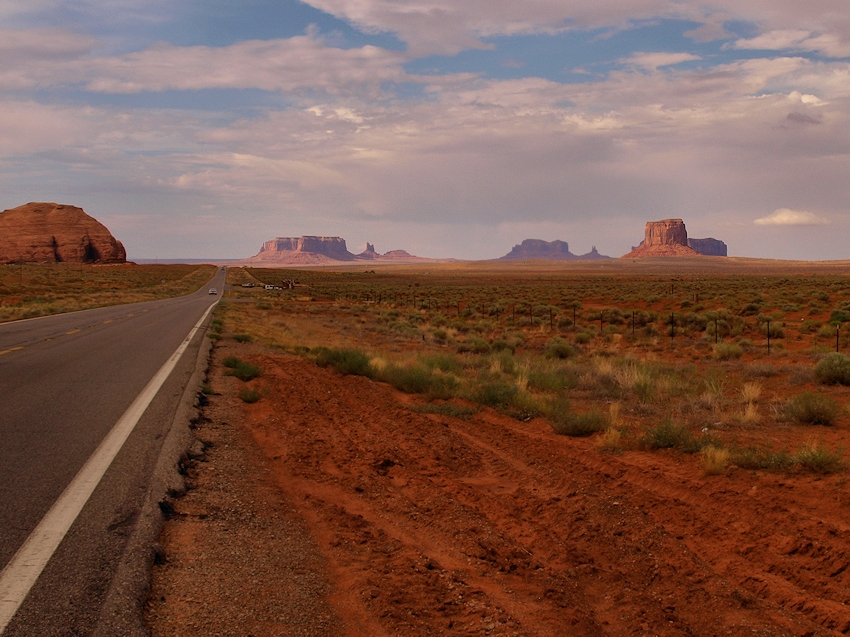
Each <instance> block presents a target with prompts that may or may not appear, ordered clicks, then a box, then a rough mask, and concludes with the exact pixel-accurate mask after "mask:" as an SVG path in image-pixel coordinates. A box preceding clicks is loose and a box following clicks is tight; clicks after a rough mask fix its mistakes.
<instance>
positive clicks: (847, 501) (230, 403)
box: [148, 345, 850, 637]
mask: <svg viewBox="0 0 850 637" xmlns="http://www.w3.org/2000/svg"><path fill="white" fill-rule="evenodd" d="M234 351H235V350H234V346H228V345H225V346H223V347H221V348H220V349H218V350H217V352H216V360H217V361H220V360H221V359H222V357H224V356H227V355H229V354H233V353H234ZM246 351H247V350H246V349H244V348H243V349H240V351H239V354H240V355H241V356H245V352H246ZM254 352H255V354H254V355H253V356H250V358H251V360H252V362H255V363H258V364H259V365H260V366H261V368H262V369H263V377H262V378H261V379H258V380H257V381H253V382H254V383H256V384H258V385H259V386H260V388H261V389H262V391H264V392H266V393H265V396H264V398H262V399H261V400H260V401H259V402H257V403H255V404H253V405H245V404H241V403H239V402H238V401H237V399H236V397H235V394H236V392H237V390H238V389H239V387H241V386H242V385H241V381H237V380H236V379H234V378H232V377H224V376H223V375H222V372H221V367H220V364H219V363H217V362H216V363H214V365H213V368H212V378H211V382H212V383H213V386H214V387H216V388H218V389H220V390H221V391H222V392H223V394H224V395H223V396H221V397H213V398H211V402H212V404H211V406H210V407H208V408H207V410H206V412H205V413H206V415H207V418H208V419H209V420H208V421H204V422H202V423H200V424H199V428H198V434H199V436H200V437H201V438H202V439H210V440H213V439H215V440H219V439H220V436H221V435H223V434H222V431H223V430H226V431H228V432H230V433H229V434H228V435H229V436H231V437H230V438H228V439H227V440H229V441H231V442H230V443H227V442H225V444H224V445H220V444H218V442H216V444H215V445H214V446H213V447H212V448H211V449H210V450H209V457H208V462H207V463H202V464H200V465H199V466H198V478H197V481H196V485H200V486H199V488H198V489H196V490H195V491H191V492H190V496H191V498H184V499H181V500H177V501H176V502H175V507H176V512H177V515H176V517H174V518H173V520H172V522H170V523H169V524H168V525H167V526H166V534H165V535H164V542H165V549H166V554H167V556H168V561H167V562H166V564H165V565H163V566H159V567H156V568H155V569H154V573H153V578H154V584H153V590H152V594H151V601H150V602H149V607H148V608H149V614H148V619H149V621H150V624H151V627H152V629H153V634H154V635H166V634H177V633H179V632H181V631H183V632H185V630H187V627H191V626H194V629H195V630H196V632H197V630H201V632H204V627H205V626H206V627H210V626H215V630H216V632H218V633H219V634H223V635H245V634H249V633H253V634H254V635H295V634H321V633H320V632H316V633H314V632H310V631H309V630H305V631H304V632H303V633H300V632H298V627H297V626H293V625H292V624H290V623H288V622H287V619H286V618H287V617H288V616H290V614H291V613H290V609H291V608H292V605H291V604H303V603H304V602H303V600H301V599H300V598H299V600H297V602H287V601H286V600H287V598H291V597H293V596H295V597H297V593H298V590H299V589H298V586H299V584H298V582H297V581H294V582H292V581H290V580H289V577H288V576H287V575H286V574H285V573H284V574H283V575H281V576H280V577H276V576H266V575H265V573H266V570H267V568H266V565H267V563H268V560H269V559H272V558H273V559H277V557H275V556H277V555H278V553H279V552H280V551H286V550H287V549H284V548H282V547H281V546H279V545H278V544H277V543H276V541H273V540H269V541H268V542H266V541H265V540H263V539H262V538H265V537H266V536H265V535H263V536H258V538H260V539H257V541H256V542H251V541H249V540H247V539H246V540H244V542H243V540H242V539H238V541H236V540H234V539H233V537H232V536H231V535H230V534H229V533H227V532H226V528H227V525H226V524H225V523H224V521H225V520H226V519H227V518H228V516H234V515H237V513H234V509H233V508H232V506H231V504H230V503H229V502H230V501H229V500H227V499H222V496H221V494H220V493H219V492H217V491H214V490H208V489H207V490H205V488H204V486H203V484H204V480H209V479H212V477H213V476H215V475H218V474H221V472H222V470H226V466H225V467H222V466H221V465H220V464H219V462H220V460H219V459H218V458H220V457H221V455H216V454H227V453H229V451H228V449H229V447H228V446H227V445H228V444H233V443H232V441H237V442H238V444H240V445H242V446H244V448H245V449H246V451H245V455H244V457H245V458H246V459H247V462H249V463H250V466H248V467H243V468H242V469H240V470H239V471H229V472H228V473H227V481H228V482H230V483H231V486H230V489H231V491H232V492H233V493H235V494H238V496H236V497H237V499H238V501H239V502H240V503H241V504H240V507H242V509H245V510H246V511H248V509H250V508H251V507H254V509H256V510H257V511H262V510H264V506H265V505H264V504H263V503H265V502H267V501H276V502H278V504H277V506H276V507H275V508H273V509H272V510H271V511H267V512H266V513H264V514H263V516H266V517H270V518H272V519H274V517H275V516H278V515H279V516H282V518H281V519H280V520H279V522H278V525H277V526H279V527H289V526H291V525H293V524H294V525H296V526H297V525H299V524H304V525H306V528H307V529H309V533H310V535H311V537H312V541H313V542H314V545H312V546H313V548H312V549H310V548H309V547H308V548H307V549H305V551H306V553H305V557H304V569H303V570H302V573H301V575H302V576H303V574H304V571H308V572H313V573H314V575H313V576H311V577H314V579H315V581H317V582H324V581H327V582H330V583H331V586H332V588H331V589H329V590H328V591H325V590H324V589H323V588H322V586H319V585H317V586H315V587H313V588H312V589H310V590H311V591H312V592H311V594H313V595H315V598H316V604H315V608H316V609H317V610H316V613H317V614H318V616H320V617H325V615H324V613H325V612H326V611H325V610H323V609H326V608H328V607H330V608H332V609H333V617H331V618H326V620H323V621H327V622H328V625H334V626H337V627H338V628H337V629H336V630H334V631H332V632H333V634H342V635H351V636H354V635H375V636H383V635H443V634H457V635H485V634H488V635H535V636H553V637H554V636H556V635H557V636H560V635H564V634H569V635H577V636H585V635H586V636H594V637H596V636H597V635H616V636H620V635H622V636H626V635H671V636H672V635H705V636H709V635H735V636H743V635H748V636H750V635H788V636H790V635H833V634H840V633H846V632H847V631H848V630H850V610H848V608H847V606H846V605H845V604H846V601H847V590H848V585H850V569H848V568H847V567H848V564H850V527H848V524H847V522H846V517H847V513H846V507H847V506H848V505H850V498H848V492H847V488H846V485H845V480H846V478H844V477H832V478H819V477H811V476H794V477H789V476H783V475H778V474H770V473H756V472H751V471H743V470H739V471H733V472H732V473H730V474H728V475H726V476H723V477H722V478H717V477H706V476H704V475H703V474H702V473H701V472H700V471H699V469H698V468H697V466H696V463H694V462H693V461H692V459H691V458H690V457H686V456H682V455H681V454H674V453H670V454H667V453H658V452H655V453H650V452H646V453H643V452H631V453H628V454H622V455H604V454H601V453H600V452H598V451H597V450H596V449H594V448H593V445H592V442H591V441H590V440H588V439H570V438H564V437H558V436H555V435H554V434H553V433H552V431H551V428H550V427H549V426H548V425H547V424H546V423H545V422H544V421H542V420H532V421H530V422H520V421H517V420H513V419H511V418H508V417H505V416H502V415H500V414H497V413H495V412H493V411H490V410H484V411H482V412H480V413H478V414H477V415H476V416H474V417H473V418H472V419H470V420H460V419H457V418H452V417H449V416H442V415H424V414H419V413H414V412H412V411H410V410H409V409H408V406H409V404H410V403H411V402H414V399H412V398H411V397H409V396H407V395H404V394H400V393H398V392H396V391H394V390H392V389H390V388H389V387H387V386H385V385H381V384H378V383H375V382H372V381H370V380H367V379H365V378H362V377H350V376H348V377H344V376H341V375H339V374H338V373H336V372H334V371H332V370H330V369H322V368H318V367H316V366H314V365H313V364H312V363H309V362H307V361H305V360H303V359H300V358H296V357H291V356H286V355H274V356H271V355H265V354H262V353H261V352H260V350H259V349H255V350H254ZM217 437H218V438H217ZM258 476H259V479H258V478H257V477H258ZM258 481H259V483H260V484H262V485H264V486H263V490H262V491H258V490H257V486H256V485H257V483H258ZM271 492H274V493H277V494H278V495H277V498H276V499H275V498H274V497H272V498H269V497H268V494H269V493H271ZM263 493H265V494H266V495H263ZM249 505H250V506H249ZM239 510H241V509H239ZM252 510H253V509H252ZM244 515H245V516H247V517H246V520H248V519H250V518H251V516H252V515H254V514H251V513H250V511H248V512H247V513H245V514H244ZM257 515H259V514H257ZM237 517H238V516H237ZM254 524H255V526H256V525H257V524H259V522H255V523H254ZM278 535H279V536H281V540H280V541H283V539H282V533H278ZM240 537H241V536H240ZM198 547H202V548H203V554H202V555H200V556H197V555H196V552H197V551H198ZM231 554H234V555H235V554H238V559H235V558H234V559H230V558H229V557H226V556H228V555H231ZM316 555H319V556H320V558H319V559H315V558H316ZM270 556H271V557H270ZM201 563H202V564H203V568H199V564H201ZM311 569H313V570H311ZM222 578H224V579H222ZM222 583H223V584H222ZM162 591H165V592H162ZM161 597H163V598H164V599H162V600H161ZM302 607H303V606H302ZM254 608H256V609H257V612H258V613H260V615H261V617H262V621H260V620H259V619H252V617H253V615H252V612H250V609H254ZM269 608H275V609H276V613H269V612H268V609H269ZM263 609H265V610H263ZM337 622H338V623H337Z"/></svg>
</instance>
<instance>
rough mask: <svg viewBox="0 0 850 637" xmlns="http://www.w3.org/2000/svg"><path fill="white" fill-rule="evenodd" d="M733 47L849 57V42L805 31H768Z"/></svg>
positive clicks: (837, 37)
mask: <svg viewBox="0 0 850 637" xmlns="http://www.w3.org/2000/svg"><path fill="white" fill-rule="evenodd" d="M733 46H734V47H735V48H736V49H757V50H767V51H812V52H818V53H822V54H824V55H826V56H829V57H835V58H841V57H847V56H850V41H848V40H846V39H843V38H841V37H839V36H838V35H837V34H834V33H821V34H815V33H813V32H811V31H807V30H805V29H783V30H777V31H768V32H766V33H762V34H760V35H758V36H756V37H754V38H749V39H740V40H737V41H735V43H734V44H733Z"/></svg>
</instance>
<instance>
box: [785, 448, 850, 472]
mask: <svg viewBox="0 0 850 637" xmlns="http://www.w3.org/2000/svg"><path fill="white" fill-rule="evenodd" d="M794 460H795V461H796V462H797V464H799V465H801V466H802V467H804V468H806V469H808V470H809V471H814V472H815V473H836V472H838V471H843V470H844V469H846V468H847V463H846V462H844V459H843V458H842V453H841V449H840V448H839V449H836V450H835V451H831V450H829V449H827V448H826V447H824V446H823V443H822V442H818V444H815V443H814V442H809V443H807V444H805V445H803V446H802V447H801V448H800V449H799V450H798V451H797V453H795V454H794Z"/></svg>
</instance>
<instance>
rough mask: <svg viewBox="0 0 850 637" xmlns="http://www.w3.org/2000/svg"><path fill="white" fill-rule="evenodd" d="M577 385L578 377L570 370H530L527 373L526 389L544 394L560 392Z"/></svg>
mask: <svg viewBox="0 0 850 637" xmlns="http://www.w3.org/2000/svg"><path fill="white" fill-rule="evenodd" d="M577 385H578V376H577V375H576V373H575V372H574V371H572V370H569V371H567V370H562V369H552V370H546V369H532V370H531V371H529V372H528V388H529V389H533V390H536V391H544V392H553V393H557V392H562V391H565V390H569V389H573V388H575V387H576V386H577Z"/></svg>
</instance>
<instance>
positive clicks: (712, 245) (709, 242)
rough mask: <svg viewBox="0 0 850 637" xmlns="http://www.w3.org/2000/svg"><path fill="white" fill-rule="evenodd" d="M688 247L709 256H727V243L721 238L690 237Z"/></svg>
mask: <svg viewBox="0 0 850 637" xmlns="http://www.w3.org/2000/svg"><path fill="white" fill-rule="evenodd" d="M688 247H689V248H691V249H693V250H696V251H697V252H699V253H700V254H704V255H705V256H708V257H725V256H727V248H726V244H725V243H723V242H722V241H721V240H720V239H712V238H711V237H709V238H708V239H688Z"/></svg>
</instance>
